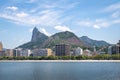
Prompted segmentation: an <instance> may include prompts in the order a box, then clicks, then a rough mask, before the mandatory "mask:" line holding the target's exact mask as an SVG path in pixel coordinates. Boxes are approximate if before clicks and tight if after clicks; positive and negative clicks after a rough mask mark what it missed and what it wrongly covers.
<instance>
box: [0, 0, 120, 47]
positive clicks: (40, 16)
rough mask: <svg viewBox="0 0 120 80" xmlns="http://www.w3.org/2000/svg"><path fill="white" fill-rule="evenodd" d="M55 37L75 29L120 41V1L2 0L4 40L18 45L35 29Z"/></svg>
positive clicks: (0, 33) (0, 34) (81, 33)
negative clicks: (56, 34)
mask: <svg viewBox="0 0 120 80" xmlns="http://www.w3.org/2000/svg"><path fill="white" fill-rule="evenodd" d="M35 26H37V28H38V29H39V30H40V31H41V32H42V33H44V34H46V35H48V36H51V35H52V34H54V33H57V32H61V31H71V32H74V33H75V34H76V35H77V36H78V37H81V36H88V37H90V38H92V39H95V40H105V41H107V42H109V43H112V44H115V43H117V42H118V40H120V0H0V41H2V43H3V46H4V47H5V48H15V47H17V46H19V45H21V44H23V43H26V42H28V41H30V40H31V35H32V29H33V28H34V27H35Z"/></svg>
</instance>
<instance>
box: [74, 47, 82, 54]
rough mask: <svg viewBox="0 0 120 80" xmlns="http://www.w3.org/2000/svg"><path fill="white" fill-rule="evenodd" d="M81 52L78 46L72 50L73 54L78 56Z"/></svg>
mask: <svg viewBox="0 0 120 80" xmlns="http://www.w3.org/2000/svg"><path fill="white" fill-rule="evenodd" d="M82 54H83V49H82V48H80V47H78V48H76V49H75V51H74V55H75V56H79V55H82Z"/></svg>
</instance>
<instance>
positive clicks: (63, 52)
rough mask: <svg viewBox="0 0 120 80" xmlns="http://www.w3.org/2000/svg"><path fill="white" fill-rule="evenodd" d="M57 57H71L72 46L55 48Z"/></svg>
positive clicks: (62, 45)
mask: <svg viewBox="0 0 120 80" xmlns="http://www.w3.org/2000/svg"><path fill="white" fill-rule="evenodd" d="M55 53H56V56H69V55H70V45H67V44H59V45H56V46H55Z"/></svg>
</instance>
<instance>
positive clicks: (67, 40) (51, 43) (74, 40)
mask: <svg viewBox="0 0 120 80" xmlns="http://www.w3.org/2000/svg"><path fill="white" fill-rule="evenodd" d="M56 44H69V45H71V48H74V47H93V46H97V47H101V46H108V45H109V43H107V42H105V41H97V40H92V39H90V38H88V37H87V36H82V37H80V38H79V37H77V36H76V35H75V34H74V33H72V32H69V31H65V32H59V33H56V34H54V35H52V36H50V37H48V36H46V35H45V34H43V33H41V32H40V31H39V30H38V29H37V28H36V27H35V28H34V29H33V32H32V38H31V41H29V42H28V43H25V44H23V45H20V46H19V47H17V48H24V49H36V48H52V49H54V47H55V45H56Z"/></svg>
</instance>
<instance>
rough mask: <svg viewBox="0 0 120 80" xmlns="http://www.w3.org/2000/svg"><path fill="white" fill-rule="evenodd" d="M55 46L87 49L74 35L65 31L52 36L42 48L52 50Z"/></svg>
mask: <svg viewBox="0 0 120 80" xmlns="http://www.w3.org/2000/svg"><path fill="white" fill-rule="evenodd" d="M56 44H69V45H71V47H72V48H74V47H78V46H81V47H88V46H87V45H86V44H85V43H84V42H83V41H81V40H80V39H79V38H78V37H77V36H76V35H75V34H74V33H72V32H69V31H65V32H60V33H56V34H54V35H52V36H51V37H49V38H48V39H47V40H46V41H45V42H44V44H43V46H44V47H48V48H54V47H55V45H56Z"/></svg>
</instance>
